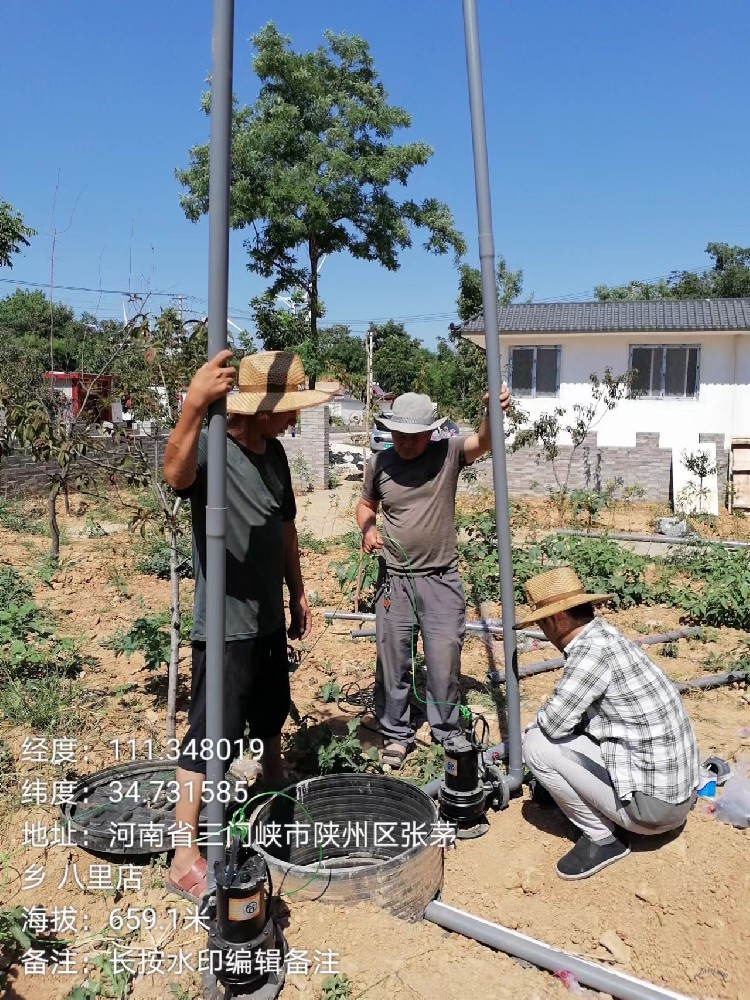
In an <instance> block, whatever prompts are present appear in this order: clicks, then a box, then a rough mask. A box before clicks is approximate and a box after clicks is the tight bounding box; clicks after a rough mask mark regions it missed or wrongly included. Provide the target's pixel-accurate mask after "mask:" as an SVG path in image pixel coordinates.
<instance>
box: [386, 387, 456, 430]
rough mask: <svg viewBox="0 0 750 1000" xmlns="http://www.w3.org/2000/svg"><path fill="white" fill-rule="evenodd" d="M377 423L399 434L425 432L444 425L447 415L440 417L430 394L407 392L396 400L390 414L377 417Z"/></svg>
mask: <svg viewBox="0 0 750 1000" xmlns="http://www.w3.org/2000/svg"><path fill="white" fill-rule="evenodd" d="M375 423H376V424H377V425H378V427H383V428H384V429H385V430H387V431H397V432H398V433H399V434H424V433H426V432H427V431H436V430H437V429H438V427H442V425H443V424H444V423H445V417H440V418H438V416H437V412H436V410H435V404H434V403H433V402H432V400H431V399H430V397H429V396H425V395H423V394H422V393H421V392H405V393H404V394H403V396H398V397H397V398H396V399H395V400H394V403H393V410H392V411H391V413H390V415H389V416H388V417H375Z"/></svg>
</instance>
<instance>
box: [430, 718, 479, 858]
mask: <svg viewBox="0 0 750 1000" xmlns="http://www.w3.org/2000/svg"><path fill="white" fill-rule="evenodd" d="M488 732H489V727H488V726H487V720H486V719H484V718H483V717H482V716H479V717H478V718H477V719H476V721H475V723H474V727H473V728H472V730H471V732H470V733H469V734H468V735H467V734H465V733H461V734H459V735H458V736H453V737H451V738H450V739H448V740H446V741H445V743H444V744H443V746H444V749H445V774H444V775H443V784H442V786H441V788H440V792H439V794H438V801H439V803H440V815H441V816H442V817H443V819H446V820H448V821H449V822H450V823H455V824H456V827H457V833H456V836H457V837H459V839H463V838H471V837H481V836H482V834H483V833H486V832H487V830H488V829H489V826H488V824H487V820H486V817H485V808H486V806H485V803H486V799H487V789H486V788H485V782H484V762H483V758H482V754H483V752H484V751H485V750H486V749H487V746H488V741H487V734H488Z"/></svg>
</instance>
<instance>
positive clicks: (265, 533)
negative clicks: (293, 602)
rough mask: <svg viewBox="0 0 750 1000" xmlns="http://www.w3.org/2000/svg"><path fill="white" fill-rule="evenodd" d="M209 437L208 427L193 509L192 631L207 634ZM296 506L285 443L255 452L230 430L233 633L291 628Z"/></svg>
mask: <svg viewBox="0 0 750 1000" xmlns="http://www.w3.org/2000/svg"><path fill="white" fill-rule="evenodd" d="M207 469H208V436H207V434H206V431H205V430H204V431H202V432H201V436H200V440H199V443H198V465H197V469H196V477H195V482H194V483H193V485H192V486H191V487H190V488H189V489H187V490H181V491H178V495H179V496H182V497H186V498H189V499H190V502H191V509H192V516H193V568H194V572H195V599H194V602H193V631H192V633H191V636H190V638H191V639H193V640H197V641H199V642H200V641H205V638H206V489H207V479H206V473H207ZM296 515H297V509H296V505H295V501H294V493H293V491H292V478H291V475H290V473H289V463H288V461H287V457H286V452H285V451H284V448H283V445H282V444H281V442H279V441H277V440H276V439H275V438H269V439H268V440H267V441H266V452H265V454H264V455H255V454H253V452H250V451H248V450H247V449H246V448H243V447H242V446H241V445H239V444H238V443H237V442H236V441H235V440H234V439H233V438H231V437H230V436H228V435H227V578H226V605H225V607H226V616H225V629H226V638H227V639H252V638H254V637H256V636H262V635H270V634H271V633H273V632H277V631H278V630H279V629H281V628H284V625H285V615H284V591H283V585H284V535H283V528H282V524H283V522H285V521H293V520H294V518H295V517H296Z"/></svg>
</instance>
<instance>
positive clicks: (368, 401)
mask: <svg viewBox="0 0 750 1000" xmlns="http://www.w3.org/2000/svg"><path fill="white" fill-rule="evenodd" d="M365 343H366V347H367V395H366V397H365V447H364V451H363V453H362V456H363V458H364V462H363V463H362V474H363V475H364V469H365V466H366V465H367V448H368V445H369V443H370V410H371V408H372V330H370V329H368V331H367V333H366V334H365Z"/></svg>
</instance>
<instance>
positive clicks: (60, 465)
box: [0, 316, 144, 563]
mask: <svg viewBox="0 0 750 1000" xmlns="http://www.w3.org/2000/svg"><path fill="white" fill-rule="evenodd" d="M143 335H144V317H143V316H136V317H133V319H132V320H130V322H129V323H127V324H126V325H125V326H124V327H120V328H115V329H112V328H110V329H108V330H107V332H106V334H105V335H104V338H105V339H106V341H107V343H106V346H105V349H104V350H102V345H101V344H99V345H98V346H99V350H100V355H101V358H102V360H101V361H100V367H99V369H98V371H97V372H96V373H93V374H91V376H90V377H88V378H87V379H86V380H85V382H84V396H83V400H82V402H81V404H80V406H79V408H78V411H77V412H76V413H73V410H72V407H71V403H70V400H68V399H67V398H66V397H65V395H64V394H63V393H61V392H59V391H57V390H56V389H55V388H54V385H53V384H51V383H50V382H48V381H46V380H45V379H44V377H43V371H38V370H35V371H34V372H33V373H30V377H29V381H28V382H26V383H22V384H21V387H20V389H19V384H18V383H17V382H15V381H14V380H11V378H9V377H8V374H7V373H6V376H5V378H4V380H2V381H1V382H0V410H2V412H3V423H2V426H0V438H1V439H2V444H0V455H2V454H3V453H8V452H11V451H21V452H23V453H25V454H27V455H29V456H30V457H31V458H32V459H33V460H34V461H35V462H38V463H39V464H40V467H41V468H42V469H43V471H44V475H45V478H46V479H47V482H48V489H47V516H48V526H49V534H50V551H49V556H50V560H51V561H52V562H53V563H56V562H57V561H58V560H59V558H60V527H59V524H58V520H57V501H58V498H59V496H60V494H61V493H62V494H63V495H64V496H66V497H67V493H68V490H69V489H70V487H71V486H74V487H76V488H79V489H85V488H86V487H88V486H90V484H91V481H92V474H93V470H94V469H95V467H96V465H98V464H100V465H106V464H107V456H108V455H109V453H110V452H111V439H109V438H107V437H105V436H104V435H103V434H102V433H101V426H100V423H99V416H100V412H101V407H102V406H105V405H106V404H107V403H108V402H109V399H108V391H109V390H107V392H105V391H104V389H103V384H104V376H105V375H112V373H113V372H114V370H115V366H116V364H117V362H118V360H119V359H120V358H121V357H122V356H123V355H124V354H126V353H127V352H128V351H129V350H131V349H132V347H133V345H134V344H135V343H137V342H138V340H139V338H142V337H143ZM90 404H91V405H90Z"/></svg>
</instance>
